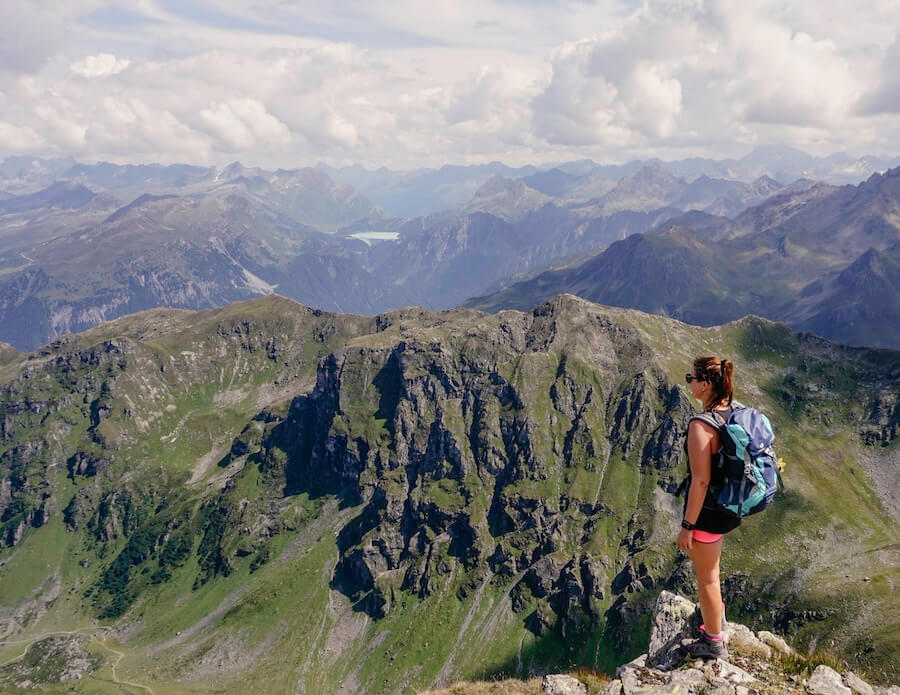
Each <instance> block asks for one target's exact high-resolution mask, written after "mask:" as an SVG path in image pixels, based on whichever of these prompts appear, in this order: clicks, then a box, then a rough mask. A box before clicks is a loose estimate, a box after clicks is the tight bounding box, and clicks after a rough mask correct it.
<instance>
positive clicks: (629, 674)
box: [424, 591, 900, 695]
mask: <svg viewBox="0 0 900 695" xmlns="http://www.w3.org/2000/svg"><path fill="white" fill-rule="evenodd" d="M698 616H699V606H698V605H696V604H694V603H692V602H691V601H689V600H688V599H686V598H684V597H683V596H678V595H676V594H673V593H670V592H668V591H662V592H661V593H660V594H659V598H658V599H657V602H656V606H655V608H654V612H653V622H652V629H651V634H650V644H649V651H647V652H645V653H644V654H641V655H640V656H638V657H637V658H636V659H633V660H632V661H629V662H628V663H627V664H623V665H622V666H620V667H619V668H618V669H616V672H615V676H614V677H613V678H608V677H607V678H604V677H603V676H601V675H599V674H596V673H591V672H590V671H586V670H581V671H578V672H576V673H575V674H572V675H569V674H550V675H547V676H544V678H543V679H540V680H538V679H534V680H532V681H531V682H530V683H526V682H521V681H513V680H508V681H501V682H496V683H494V684H490V683H480V684H476V683H465V682H460V683H456V684H454V685H453V686H451V687H450V688H449V689H444V690H440V691H430V692H429V693H425V694H424V695H478V694H482V695H489V694H490V693H497V694H498V695H499V693H520V694H521V695H530V694H534V695H705V694H709V693H716V694H717V695H787V694H790V695H896V694H898V693H900V688H898V687H897V686H896V685H891V686H873V685H871V684H869V683H867V682H866V681H864V680H863V679H862V678H860V677H859V676H858V675H857V674H855V673H854V672H853V671H850V670H846V669H844V671H843V673H840V672H838V671H836V670H835V669H834V668H832V667H831V666H829V665H828V664H826V663H817V661H818V660H823V659H822V657H821V656H820V657H818V658H810V657H807V656H804V655H802V654H798V653H797V652H796V651H795V650H794V649H792V648H791V647H790V646H788V645H787V644H786V643H785V641H784V640H783V639H781V638H780V637H778V636H776V635H773V634H772V633H771V632H768V631H766V630H760V631H759V632H758V633H754V632H753V631H752V630H750V629H749V628H748V627H747V626H745V625H741V624H740V623H728V625H727V627H726V628H725V631H724V637H725V640H726V641H727V643H728V648H729V650H730V654H731V657H730V659H729V660H728V661H725V660H723V659H715V660H711V661H703V660H692V659H689V658H687V657H686V656H685V655H684V653H683V652H682V650H681V649H680V648H679V645H680V644H681V643H682V642H683V641H685V640H691V639H694V638H695V637H696V636H697V635H698V634H699V630H698V628H699V618H698ZM825 660H827V659H825ZM833 661H834V660H833V659H832V662H833Z"/></svg>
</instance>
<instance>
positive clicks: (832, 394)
mask: <svg viewBox="0 0 900 695" xmlns="http://www.w3.org/2000/svg"><path fill="white" fill-rule="evenodd" d="M700 352H712V353H713V354H719V355H727V356H730V357H731V359H733V360H734V361H735V363H736V365H737V366H738V370H739V380H738V389H739V391H738V393H737V396H738V397H739V398H741V400H744V401H745V402H751V403H754V404H756V405H758V406H759V407H761V408H763V409H764V411H765V412H767V414H769V416H770V417H771V418H772V421H773V424H774V426H775V428H776V431H777V432H778V433H779V444H778V446H779V452H780V454H782V455H783V456H784V458H785V459H786V460H787V461H788V462H789V467H788V469H787V476H788V478H787V483H788V485H789V488H788V489H789V492H787V493H786V494H785V496H784V497H783V498H781V499H780V500H779V501H778V502H776V505H775V506H774V507H773V510H772V511H771V512H767V513H766V514H767V515H768V516H767V519H766V524H765V526H760V525H759V524H754V523H750V522H748V523H747V524H745V525H744V526H742V527H741V528H740V529H739V531H738V532H736V542H735V543H730V544H729V545H728V546H727V548H726V553H727V554H726V557H725V559H724V561H723V567H725V568H726V572H727V574H726V575H724V577H723V578H724V581H725V591H726V597H727V601H728V605H729V610H730V611H732V612H733V614H735V615H738V614H739V615H741V616H743V620H744V621H745V622H747V623H748V624H752V625H753V629H772V628H774V629H776V630H777V631H779V632H785V633H789V634H790V635H791V636H792V639H793V640H795V644H797V643H799V644H807V643H812V642H813V641H818V640H826V639H835V640H837V642H836V644H838V645H839V648H840V649H841V651H842V653H843V654H845V655H846V656H847V658H849V659H852V660H854V662H858V663H865V664H867V665H868V667H869V668H875V669H883V670H884V671H885V672H886V673H890V672H891V668H892V664H894V665H895V664H896V663H897V662H896V660H895V659H893V656H894V655H895V654H896V649H897V643H896V639H895V636H896V625H895V623H893V622H891V621H892V620H894V618H893V617H892V615H893V614H892V613H891V611H890V610H889V609H888V608H886V607H887V606H888V605H889V603H888V602H890V601H891V600H892V594H891V592H890V591H889V587H890V586H891V583H892V582H893V581H894V578H895V577H896V572H897V565H896V563H894V562H893V560H892V557H893V556H892V555H891V551H890V549H889V546H890V542H891V541H890V539H891V538H892V536H893V535H895V530H896V524H897V521H895V520H893V519H892V517H891V516H890V514H889V513H888V509H887V506H886V505H887V502H882V501H880V500H881V497H879V495H882V494H883V493H884V490H882V488H881V487H880V484H876V483H874V482H872V481H875V480H876V476H875V472H877V471H889V470H891V466H892V465H895V463H896V460H895V459H896V439H897V437H898V435H900V406H898V401H900V398H898V393H897V384H898V383H900V353H898V352H897V351H891V350H880V351H879V350H869V349H852V348H846V347H842V346H839V345H834V344H831V343H828V342H827V341H823V340H821V339H817V338H814V337H812V336H806V335H802V334H801V335H797V334H794V333H792V332H791V331H789V330H788V329H787V328H786V327H784V326H783V325H778V324H775V323H772V322H770V321H766V320H763V319H759V318H753V317H746V318H743V319H741V320H739V321H737V322H734V323H732V324H729V325H725V326H719V327H715V328H706V329H704V328H698V327H693V326H687V325H685V324H682V323H680V322H678V321H674V320H671V319H667V318H664V317H659V316H653V315H648V314H643V313H641V312H638V311H634V310H627V309H616V308H609V307H602V306H598V305H594V304H592V303H590V302H587V301H585V300H583V299H579V298H577V297H575V296H572V295H563V296H559V297H556V298H554V299H553V300H551V301H549V302H547V303H545V304H542V305H540V306H537V307H536V308H534V309H533V310H532V311H531V312H528V313H521V312H514V311H507V312H501V313H499V314H484V313H481V312H478V311H473V310H454V311H444V312H428V311H425V310H422V309H417V308H407V309H402V310H397V311H392V312H389V313H386V314H381V315H378V316H375V317H365V316H351V315H338V314H329V313H328V312H322V311H318V310H315V309H310V308H309V307H304V306H300V305H297V304H296V303H295V302H292V301H291V300H288V299H285V298H283V297H279V296H276V295H270V296H267V297H263V298H258V299H254V300H251V301H247V302H241V303H238V304H232V305H229V306H227V307H225V308H219V309H210V310H208V311H204V312H199V313H196V312H184V311H171V310H150V311H147V312H142V313H140V314H137V315H132V316H127V317H122V318H120V319H117V320H116V321H115V322H112V323H108V324H102V325H100V326H98V327H95V328H93V329H91V330H90V331H89V332H87V333H82V334H76V335H71V336H65V337H62V338H60V339H58V340H57V341H54V342H52V343H50V344H48V345H46V346H44V347H42V348H41V349H39V350H37V351H35V352H33V353H31V354H29V355H26V356H22V358H17V359H16V360H15V361H13V362H12V363H8V364H7V365H6V366H4V367H0V408H2V412H3V413H4V414H5V415H4V417H3V419H2V420H0V422H2V423H3V425H2V426H3V432H4V436H3V438H0V466H2V467H3V469H2V470H3V473H4V474H5V475H4V479H8V480H10V481H11V486H10V488H9V490H8V491H6V492H2V493H0V507H2V509H0V520H2V521H0V538H3V539H4V544H5V545H6V546H7V547H4V548H2V549H0V578H2V581H0V634H4V635H6V638H10V636H11V635H13V634H14V635H16V637H15V638H14V639H23V638H28V637H29V636H31V635H36V634H40V632H41V631H49V630H50V629H52V627H51V626H53V625H54V624H55V623H56V624H58V623H57V622H56V621H60V620H63V619H66V620H71V618H68V617H66V616H79V617H81V618H82V619H88V618H91V619H92V620H94V619H97V618H98V617H100V616H102V617H100V620H101V623H102V624H103V625H107V626H109V627H111V628H114V630H115V633H114V634H115V635H117V638H118V639H119V640H120V642H118V643H117V644H118V647H117V648H119V649H120V650H122V652H123V654H126V656H125V657H124V658H123V660H122V664H121V667H120V671H119V673H120V674H129V675H131V674H138V673H139V674H141V677H140V682H141V683H147V684H148V685H150V686H152V687H154V688H156V686H157V684H159V686H160V688H163V687H169V688H171V689H174V690H177V689H179V688H181V689H185V688H192V689H196V690H199V691H201V692H202V691H204V689H205V690H207V691H209V690H210V689H211V688H215V689H218V690H224V691H226V692H231V691H235V689H237V690H240V689H241V688H244V687H245V684H246V682H247V678H248V677H253V674H254V673H255V674H257V675H259V676H260V677H262V674H265V678H266V679H267V680H266V682H267V683H270V684H272V687H281V685H284V686H285V687H289V688H290V689H295V688H296V687H297V686H298V683H299V684H302V686H303V687H304V689H313V688H314V689H316V690H317V691H318V692H323V693H332V692H335V693H336V692H339V691H340V690H341V687H342V686H343V687H344V688H345V689H346V688H356V689H357V690H364V691H366V692H385V693H394V692H396V693H400V692H405V691H407V690H409V689H410V688H416V687H422V686H425V685H428V684H431V683H433V682H435V680H436V679H438V678H439V677H440V678H450V677H460V676H469V677H471V676H473V675H478V674H482V675H484V674H495V675H499V674H501V673H505V674H519V675H526V674H527V673H529V672H534V671H540V670H546V669H547V668H549V667H550V666H551V665H555V664H560V663H571V662H573V661H574V662H576V663H583V664H585V665H589V666H591V667H592V668H606V669H611V668H614V667H615V666H616V665H618V664H620V663H622V662H623V661H625V660H627V659H628V658H630V657H631V656H635V655H636V654H637V653H639V651H638V650H640V651H643V649H644V644H645V637H646V619H647V616H648V615H649V611H650V610H651V609H652V603H653V601H654V600H655V597H656V595H657V593H658V591H660V590H661V589H662V588H663V587H664V586H668V585H675V586H679V587H688V589H687V590H688V592H689V584H690V582H689V578H690V575H689V574H688V573H687V572H686V566H685V565H684V562H683V560H679V559H678V558H676V557H675V556H674V553H673V551H672V543H671V539H672V538H673V537H674V534H675V531H676V527H677V519H678V518H679V517H678V514H679V511H680V507H679V505H678V501H677V500H675V499H674V498H673V497H672V496H671V494H670V491H671V490H673V489H674V488H675V487H677V482H678V480H679V479H680V477H681V474H682V472H683V468H684V465H685V464H684V460H683V455H682V453H681V451H682V450H681V446H680V444H681V441H682V439H683V431H684V427H685V425H686V422H687V419H688V418H689V417H690V414H691V413H692V412H693V407H692V405H691V403H690V400H689V396H688V395H687V392H686V390H685V387H684V385H683V377H682V375H683V373H684V371H685V369H686V367H685V365H689V364H690V360H691V359H692V358H693V356H694V355H696V354H699V353H700ZM839 375H840V378H838V376H839ZM811 438H812V439H814V440H815V441H817V442H819V443H820V444H819V445H818V446H816V447H812V446H810V441H812V439H811ZM829 452H835V453H834V454H833V455H832V454H831V453H829ZM869 470H871V471H872V473H869V472H867V471H869ZM872 486H875V487H872ZM837 490H840V491H841V492H840V494H841V499H842V505H841V506H840V507H839V508H833V509H832V508H831V507H829V506H828V505H829V504H830V502H831V501H832V500H833V499H834V496H835V494H837ZM884 499H885V500H887V499H888V497H887V496H885V497H884ZM825 509H829V513H828V514H825V513H824V510H825ZM835 538H837V539H840V542H835ZM738 540H739V541H740V542H737V541H738ZM10 545H11V547H9V546H10ZM33 547H41V548H42V549H43V557H44V558H45V563H49V564H50V569H48V570H47V574H46V575H45V574H44V573H43V570H42V571H41V572H38V573H34V572H32V570H31V568H30V565H29V564H28V563H27V562H25V560H26V559H27V558H28V557H29V552H30V551H29V548H33ZM763 548H765V549H766V550H765V552H764V553H763V552H762V549H763ZM848 548H851V549H853V552H854V553H855V552H856V550H857V549H859V548H862V549H865V550H866V552H865V553H863V556H862V557H863V558H864V562H863V561H861V560H859V559H854V557H856V556H855V555H854V556H853V557H851V556H849V555H848V554H847V549H848ZM760 553H762V554H760ZM762 557H764V558H765V560H764V561H759V558H762ZM29 572H32V573H31V574H29ZM864 575H865V576H869V577H871V578H872V579H873V581H872V582H864V581H863V580H862V577H863V576H864ZM54 576H56V577H58V579H57V580H56V581H59V583H60V587H61V589H60V593H59V595H58V596H59V598H58V600H57V601H56V602H55V603H54V602H50V603H47V602H45V601H44V600H43V598H42V597H43V596H45V594H43V593H41V592H37V593H35V592H34V589H35V587H37V586H41V585H43V582H45V581H54V580H53V579H52V577H54ZM763 586H768V587H771V588H770V589H768V590H767V591H765V592H764V591H763V590H762V587H763ZM74 587H78V589H77V590H76V591H70V589H71V588H74ZM50 595H51V594H47V595H46V596H50ZM863 603H865V604H866V605H870V606H876V607H878V606H883V607H885V610H877V609H876V610H874V611H869V612H866V611H861V610H860V606H861V605H863ZM322 616H324V617H322ZM80 624H84V623H80ZM642 625H643V626H644V627H641V626H642ZM379 635H383V636H381V637H378V636H379ZM892 635H894V637H892ZM476 637H477V639H476ZM376 638H377V639H376ZM868 640H874V643H875V644H876V645H877V646H876V647H875V648H874V650H873V651H866V645H867V644H868ZM892 640H893V641H892ZM298 645H302V648H299V649H298ZM0 649H2V646H0ZM3 654H5V653H3ZM3 654H0V658H2V656H3ZM122 677H123V678H124V677H125V676H124V675H123V676H122ZM211 678H214V679H215V683H213V682H212V681H211V680H210V679H211Z"/></svg>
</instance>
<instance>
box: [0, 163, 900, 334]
mask: <svg viewBox="0 0 900 695" xmlns="http://www.w3.org/2000/svg"><path fill="white" fill-rule="evenodd" d="M801 155H802V156H801ZM876 163H878V160H865V161H862V160H860V161H858V162H856V163H853V162H851V160H849V159H847V158H841V157H832V158H826V159H822V160H819V159H815V158H810V157H808V156H806V155H803V153H799V154H798V153H797V152H796V151H794V150H784V149H777V150H771V149H770V150H762V151H760V152H758V153H755V154H753V155H748V157H745V158H744V159H742V160H734V161H731V160H729V161H727V162H712V160H700V159H693V160H683V161H681V162H674V163H662V162H659V161H657V160H651V161H649V162H646V163H641V162H633V163H629V164H626V165H621V166H606V165H604V166H601V165H597V164H595V163H593V162H590V161H589V160H584V161H580V162H571V163H568V164H561V165H559V166H557V167H553V168H549V169H537V168H535V167H522V168H519V169H513V168H510V167H505V166H503V165H501V164H496V163H495V164H489V165H481V166H477V167H444V168H442V169H440V170H422V171H418V172H404V173H403V175H402V176H400V175H399V174H398V173H397V172H388V171H386V170H381V171H378V172H367V171H366V170H364V169H361V168H359V167H357V168H354V169H352V170H328V169H327V168H325V167H319V168H305V169H297V170H283V169H279V170H276V171H267V170H264V169H260V168H252V167H245V166H243V165H242V164H240V163H238V162H235V163H232V164H229V165H228V166H226V167H222V168H214V167H196V166H189V165H169V166H161V165H115V164H109V163H100V164H93V165H86V164H79V163H76V162H73V161H71V160H42V159H38V158H34V157H16V158H8V159H6V160H4V161H3V162H2V163H0V190H2V191H3V193H2V196H0V340H4V341H6V342H8V343H11V344H12V345H14V346H15V347H17V348H19V349H33V348H35V347H37V346H38V345H40V344H42V343H44V342H47V341H49V340H51V339H52V338H54V337H56V336H58V335H61V334H63V333H66V332H69V331H77V330H83V329H85V328H89V327H90V326H93V325H96V324H97V323H98V322H100V321H104V320H109V319H111V318H115V317H116V316H120V315H122V314H123V313H129V312H132V311H137V310H141V309H147V308H152V307H155V306H171V307H180V308H187V309H197V308H204V307H212V306H220V305H222V304H225V303H227V302H230V301H234V300H238V299H247V298H250V297H254V296H258V295H260V294H266V293H270V292H278V293H281V294H284V295H286V296H289V297H291V298H293V299H296V300H298V301H302V302H304V303H306V304H308V305H311V306H317V307H320V308H323V309H327V310H332V311H344V312H354V313H363V314H372V313H377V312H380V311H385V310H389V309H392V308H396V307H401V306H407V305H411V304H416V305H423V306H426V307H428V308H430V309H443V308H449V307H454V306H457V305H459V304H460V303H462V302H465V301H467V300H469V299H470V298H472V297H487V296H488V295H495V296H492V297H491V298H486V299H482V300H477V301H476V302H475V303H476V304H478V305H479V306H484V307H489V308H498V307H501V306H507V305H514V306H517V307H520V308H526V307H531V306H533V305H534V304H535V303H537V302H538V301H540V300H543V299H545V298H547V297H548V296H551V295H552V294H555V293H557V292H559V291H568V292H574V293H579V294H582V295H583V296H587V297H590V298H592V299H598V300H601V301H604V302H607V303H615V304H620V305H623V306H635V307H640V308H642V309H645V310H647V311H659V312H662V313H666V314H668V315H671V316H676V317H680V318H683V319H685V320H690V321H699V322H704V323H710V322H719V321H722V320H727V319H729V318H734V317H736V316H740V315H743V313H746V312H750V311H752V312H756V313H760V314H763V315H765V316H768V317H771V318H777V319H781V320H786V321H789V322H790V323H791V325H792V326H795V327H797V328H804V329H808V330H813V331H816V332H819V333H821V334H823V335H826V336H829V337H832V338H835V339H839V340H846V341H848V342H851V343H862V344H870V345H897V344H898V343H897V340H898V339H897V338H896V337H895V336H894V334H893V333H892V332H891V329H890V328H882V325H881V324H886V325H888V326H890V325H892V324H893V323H897V322H896V321H892V319H893V318H894V316H895V313H894V312H895V306H896V301H897V300H896V298H897V295H898V293H897V291H896V287H897V284H896V273H895V260H894V259H895V253H896V250H895V249H894V244H895V242H896V235H897V227H898V223H897V219H898V218H897V215H896V205H897V197H898V193H897V191H896V190H895V188H893V187H892V186H891V185H888V183H883V184H878V185H876V184H877V182H878V181H880V180H881V179H882V178H884V179H885V181H886V182H887V181H893V179H894V178H896V171H895V170H892V171H891V172H889V174H887V175H886V176H885V177H875V178H873V179H871V180H870V181H869V182H867V183H865V184H863V185H861V186H859V187H856V186H843V187H838V186H835V185H834V184H826V183H816V182H815V181H813V180H812V179H811V178H797V179H794V180H793V182H792V183H788V184H787V185H784V184H782V183H781V182H779V181H778V180H776V179H775V178H773V177H772V176H770V175H769V174H766V173H760V172H761V171H765V170H766V167H769V169H778V171H780V172H781V173H782V174H783V173H786V172H793V173H801V174H803V173H811V172H813V173H814V172H825V173H827V171H831V172H832V174H834V172H840V171H844V172H845V173H846V171H847V170H848V167H849V168H850V169H852V168H853V166H856V167H861V166H862V167H864V166H874V165H875V164H876ZM851 164H852V165H853V166H851ZM770 165H771V166H770ZM776 165H777V166H776ZM801 165H802V166H801ZM791 167H794V169H791ZM804 167H805V168H804ZM829 167H831V168H830V169H829ZM841 167H843V169H842V168H841ZM826 170H827V171H826ZM328 171H331V174H332V175H334V176H337V177H340V176H343V175H344V174H343V173H341V172H344V173H346V172H347V171H351V172H352V173H353V176H354V177H356V178H355V179H354V180H355V181H356V183H357V184H358V185H359V186H360V189H356V188H354V187H352V186H350V185H348V184H347V183H346V182H344V183H338V182H336V181H335V180H333V179H332V178H331V176H330V175H329V173H327V172H328ZM705 171H710V172H712V173H704V172H705ZM698 172H699V173H698ZM737 173H742V174H752V175H754V176H755V177H756V178H753V179H750V180H747V181H744V180H739V179H737V178H723V176H732V175H735V174H737ZM713 174H716V175H713ZM617 177H618V178H617ZM785 180H789V179H785ZM378 181H380V185H381V186H382V187H381V188H380V189H378V190H379V191H380V192H379V193H378V196H379V197H380V200H377V201H376V199H374V198H371V197H369V196H368V195H366V194H365V193H364V191H365V189H368V190H370V191H371V190H374V189H373V187H374V186H375V184H376V182H378ZM401 184H402V185H401ZM876 189H877V192H873V191H876ZM402 191H406V192H407V193H409V195H411V196H412V197H413V198H415V199H416V200H418V201H419V202H418V203H417V205H421V206H422V209H423V210H428V211H429V212H428V214H423V215H419V216H416V217H392V216H391V214H390V213H389V212H387V210H389V209H390V207H389V206H387V205H382V204H381V203H382V202H383V201H384V200H386V198H384V196H386V195H388V194H390V195H394V194H395V193H396V194H397V195H398V196H400V197H395V198H394V200H395V201H400V200H401V198H402V195H406V193H402V195H401V192H402ZM428 191H431V192H430V193H429V192H428ZM454 191H455V192H454ZM462 191H464V192H465V197H464V198H462V202H461V203H459V204H458V205H456V206H455V207H452V208H446V209H438V210H437V211H434V210H435V207H434V206H436V205H437V206H438V207H439V208H444V207H445V203H449V202H450V201H451V200H457V193H459V192H462ZM435 196H437V198H436V197H435ZM438 199H440V200H438ZM401 207H402V206H401ZM650 232H653V234H652V235H650V236H647V237H642V238H640V239H634V240H632V239H629V237H631V236H632V235H634V234H648V233H650ZM624 240H627V241H628V243H627V244H625V245H624V246H614V247H610V248H609V252H608V255H606V256H602V257H601V256H598V255H597V254H599V253H601V252H602V251H604V249H606V248H607V247H609V246H610V245H611V244H614V242H622V241H624ZM711 244H713V245H714V246H715V247H714V248H713V247H712V246H710V245H711ZM870 248H871V249H872V254H871V255H870V256H867V257H865V258H861V256H862V255H863V254H865V253H866V252H867V251H868V250H869V249H870ZM767 254H768V255H767ZM770 256H771V257H770ZM723 258H724V259H725V260H724V261H723ZM766 259H768V260H766ZM857 259H860V260H859V263H858V264H856V263H855V261H856V260H857ZM584 261H588V263H589V264H598V263H599V264H600V266H599V269H597V270H593V271H592V270H591V268H592V267H593V266H592V265H586V266H585V267H584V268H581V269H579V268H578V264H579V263H581V262H584ZM698 263H699V264H700V265H697V264H698ZM756 263H761V264H762V271H760V270H759V269H757V268H756V266H755V265H754V264H756ZM604 264H605V265H604ZM691 268H694V269H699V270H696V273H694V274H693V275H691V274H690V273H689V272H688V270H689V269H691ZM725 268H729V269H730V270H729V272H730V271H734V272H735V273H738V277H736V278H735V277H732V276H731V275H730V274H729V273H728V272H725V270H724V269H725ZM548 270H551V271H552V272H551V273H550V274H549V275H546V276H541V275H540V274H541V273H542V272H544V271H548ZM685 273H688V276H689V277H685ZM570 274H571V275H570ZM663 277H665V278H666V280H665V282H663V281H662V280H661V278H663ZM515 283H520V284H515ZM529 283H530V284H529ZM513 285H514V286H513ZM501 291H502V292H503V293H502V294H500V295H496V293H497V292H501ZM548 293H549V294H548ZM879 293H880V295H881V296H880V299H881V301H880V302H878V303H877V306H872V300H871V297H873V296H879Z"/></svg>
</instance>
